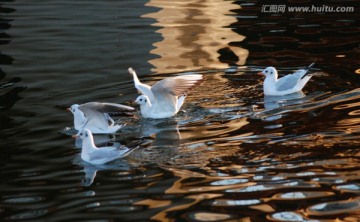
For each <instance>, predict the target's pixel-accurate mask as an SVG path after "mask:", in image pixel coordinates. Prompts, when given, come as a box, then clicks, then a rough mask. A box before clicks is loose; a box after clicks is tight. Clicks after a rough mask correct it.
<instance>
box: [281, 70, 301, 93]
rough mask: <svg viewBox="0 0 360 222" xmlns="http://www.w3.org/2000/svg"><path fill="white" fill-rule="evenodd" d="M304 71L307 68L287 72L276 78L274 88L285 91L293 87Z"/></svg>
mask: <svg viewBox="0 0 360 222" xmlns="http://www.w3.org/2000/svg"><path fill="white" fill-rule="evenodd" d="M306 72H307V70H304V69H300V70H298V71H296V72H295V73H293V74H289V75H286V76H284V77H282V78H280V79H278V81H277V82H276V89H277V90H278V91H285V90H289V89H292V88H294V87H295V86H296V85H297V84H298V82H299V81H300V80H301V78H302V77H303V76H304V75H305V74H306Z"/></svg>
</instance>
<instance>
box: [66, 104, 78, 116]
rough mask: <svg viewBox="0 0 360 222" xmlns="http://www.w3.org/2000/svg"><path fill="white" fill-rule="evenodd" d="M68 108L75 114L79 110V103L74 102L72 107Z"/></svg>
mask: <svg viewBox="0 0 360 222" xmlns="http://www.w3.org/2000/svg"><path fill="white" fill-rule="evenodd" d="M68 110H69V111H70V112H72V114H74V115H75V113H76V112H77V111H79V104H73V105H72V106H70V108H68Z"/></svg>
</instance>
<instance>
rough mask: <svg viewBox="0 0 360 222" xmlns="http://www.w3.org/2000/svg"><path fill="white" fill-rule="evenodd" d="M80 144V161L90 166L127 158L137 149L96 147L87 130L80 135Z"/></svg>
mask: <svg viewBox="0 0 360 222" xmlns="http://www.w3.org/2000/svg"><path fill="white" fill-rule="evenodd" d="M80 138H81V139H82V140H83V142H82V150H81V159H83V160H84V161H86V162H89V163H91V164H104V163H107V162H110V161H112V160H115V159H118V158H123V157H126V156H128V155H129V154H130V153H131V152H132V151H134V150H135V149H136V148H138V147H134V148H128V147H126V146H121V145H120V146H115V145H113V146H107V147H96V146H95V144H94V138H93V135H92V133H91V131H90V130H89V129H86V128H85V129H84V130H83V131H82V133H80Z"/></svg>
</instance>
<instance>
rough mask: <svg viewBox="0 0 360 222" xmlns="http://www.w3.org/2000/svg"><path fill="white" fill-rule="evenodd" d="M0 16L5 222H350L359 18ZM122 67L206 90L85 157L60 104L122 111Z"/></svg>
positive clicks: (54, 10) (59, 11)
mask: <svg viewBox="0 0 360 222" xmlns="http://www.w3.org/2000/svg"><path fill="white" fill-rule="evenodd" d="M355 3H356V2H355V1H347V4H350V5H351V4H355ZM0 7H1V8H0V13H1V41H0V44H1V46H0V50H1V54H0V59H1V60H0V64H1V72H0V93H1V95H0V148H1V155H0V159H1V165H0V167H1V178H2V179H1V182H0V194H1V199H0V217H1V219H2V220H3V221H70V220H78V221H90V220H98V221H239V220H244V221H334V220H338V221H358V220H360V217H359V211H360V199H359V192H360V184H359V170H360V167H359V155H360V154H359V149H358V146H359V141H360V128H359V122H360V117H359V115H360V112H359V107H360V90H359V84H360V81H359V69H360V67H359V37H358V36H359V19H358V16H357V15H358V13H340V14H324V13H313V14H306V13H303V14H288V13H285V14H281V13H280V14H271V13H270V14H267V13H261V5H260V4H257V3H256V1H236V2H233V1H225V0H224V1H195V0H187V1H175V2H174V1H172V2H171V3H167V2H164V1H157V0H153V1H135V2H134V1H127V0H125V1H105V2H103V1H95V0H87V1H81V2H74V1H67V0H52V1H47V2H46V3H44V2H43V1H32V2H31V3H29V2H28V1H25V0H19V1H1V5H0ZM357 9H358V8H357ZM314 61H315V62H316V66H315V68H314V69H313V70H312V72H313V74H314V77H313V78H312V79H311V81H310V82H309V83H308V85H307V86H306V87H305V89H304V90H303V93H299V94H295V95H289V96H285V97H264V95H263V93H262V81H263V79H262V78H261V77H260V76H257V75H256V73H257V72H258V71H260V70H262V69H263V68H265V67H266V66H269V65H272V66H276V67H278V69H279V73H280V74H281V75H283V74H286V73H290V72H292V71H294V70H296V69H299V68H303V67H305V66H307V65H308V64H310V63H312V62H314ZM130 66H132V67H134V68H135V69H136V70H137V72H138V73H139V76H140V78H141V80H142V81H143V82H146V83H149V84H152V83H154V82H155V81H158V80H160V79H163V78H165V77H169V76H174V75H178V74H184V73H189V72H191V73H201V74H203V75H204V76H205V77H206V81H205V82H204V83H203V84H202V85H201V86H199V87H197V88H196V89H194V90H193V91H192V92H191V93H190V94H189V95H188V97H187V99H186V104H185V105H184V107H183V109H182V111H181V112H180V113H179V114H178V115H177V116H176V117H174V118H170V119H164V120H144V119H141V118H127V119H121V120H119V121H122V122H125V123H126V124H127V125H126V127H125V128H124V129H123V130H122V131H120V132H118V133H117V134H116V135H115V140H116V141H120V142H121V143H124V144H128V145H131V144H140V148H139V149H138V150H136V151H135V152H133V153H132V155H131V156H129V157H128V158H125V159H120V160H116V161H114V162H111V163H109V164H106V165H101V166H94V165H90V164H87V163H85V162H83V161H82V160H81V158H80V149H79V141H75V140H73V139H72V138H71V137H70V136H68V135H67V133H68V132H69V131H68V128H69V127H72V116H71V114H70V113H69V112H67V111H66V109H65V108H66V107H68V106H69V105H71V104H73V103H84V102H88V101H106V102H118V103H123V104H128V105H129V104H130V105H131V104H132V102H131V101H133V100H134V99H135V98H136V96H137V95H138V94H137V92H136V90H135V89H134V87H133V84H132V81H131V78H130V76H129V75H128V73H127V68H128V67H130ZM98 139H99V140H100V139H101V140H104V141H113V140H114V139H113V138H111V137H110V136H103V137H101V138H100V137H99V138H98Z"/></svg>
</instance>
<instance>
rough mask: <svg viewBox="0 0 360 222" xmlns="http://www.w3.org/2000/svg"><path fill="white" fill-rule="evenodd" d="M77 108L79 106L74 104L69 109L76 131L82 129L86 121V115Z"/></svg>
mask: <svg viewBox="0 0 360 222" xmlns="http://www.w3.org/2000/svg"><path fill="white" fill-rule="evenodd" d="M79 107H80V105H78V104H74V105H72V106H71V107H70V108H69V110H70V112H71V113H72V114H73V115H74V125H75V129H77V130H80V129H81V128H82V127H84V126H85V124H86V123H87V121H88V119H87V118H86V115H85V114H84V113H83V112H82V111H81V110H80V109H79Z"/></svg>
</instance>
